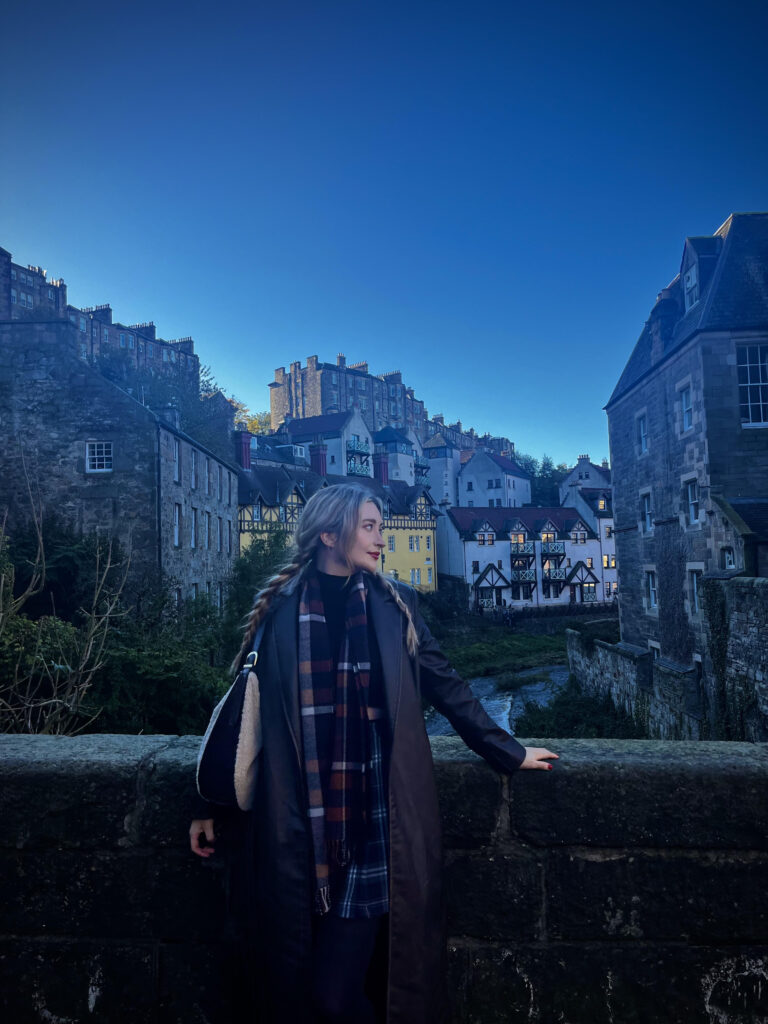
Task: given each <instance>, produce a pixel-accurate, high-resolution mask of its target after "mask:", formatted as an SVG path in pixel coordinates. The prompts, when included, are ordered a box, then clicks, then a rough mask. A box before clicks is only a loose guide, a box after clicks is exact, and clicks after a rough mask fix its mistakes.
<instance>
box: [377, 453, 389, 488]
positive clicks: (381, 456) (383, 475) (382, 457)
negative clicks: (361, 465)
mask: <svg viewBox="0 0 768 1024" xmlns="http://www.w3.org/2000/svg"><path fill="white" fill-rule="evenodd" d="M373 476H374V479H375V480H378V481H379V483H380V484H388V483H389V456H388V455H387V453H386V452H374V454H373Z"/></svg>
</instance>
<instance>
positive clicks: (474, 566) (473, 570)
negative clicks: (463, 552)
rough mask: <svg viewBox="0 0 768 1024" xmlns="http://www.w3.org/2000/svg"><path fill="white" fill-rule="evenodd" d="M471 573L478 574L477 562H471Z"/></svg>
mask: <svg viewBox="0 0 768 1024" xmlns="http://www.w3.org/2000/svg"><path fill="white" fill-rule="evenodd" d="M472 572H480V563H479V562H473V563H472Z"/></svg>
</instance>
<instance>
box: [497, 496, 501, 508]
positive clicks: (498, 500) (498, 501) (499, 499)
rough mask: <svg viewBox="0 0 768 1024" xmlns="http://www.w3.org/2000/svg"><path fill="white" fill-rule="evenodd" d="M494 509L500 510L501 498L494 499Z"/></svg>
mask: <svg viewBox="0 0 768 1024" xmlns="http://www.w3.org/2000/svg"><path fill="white" fill-rule="evenodd" d="M496 508H501V498H497V499H496Z"/></svg>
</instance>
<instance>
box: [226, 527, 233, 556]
mask: <svg viewBox="0 0 768 1024" xmlns="http://www.w3.org/2000/svg"><path fill="white" fill-rule="evenodd" d="M227 554H228V555H231V554H232V520H231V519H228V520H227Z"/></svg>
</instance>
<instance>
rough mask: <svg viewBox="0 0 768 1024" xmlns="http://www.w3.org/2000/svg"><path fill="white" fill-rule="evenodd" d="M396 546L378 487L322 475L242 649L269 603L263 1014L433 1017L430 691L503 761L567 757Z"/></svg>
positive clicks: (202, 850) (437, 915) (197, 842)
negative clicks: (485, 694) (489, 669)
mask: <svg viewBox="0 0 768 1024" xmlns="http://www.w3.org/2000/svg"><path fill="white" fill-rule="evenodd" d="M383 547H384V540H383V537H382V516H381V507H380V504H379V501H378V499H377V498H375V497H374V496H373V495H372V494H370V493H369V492H367V491H365V490H363V489H361V488H360V487H357V486H354V485H349V484H340V485H337V486H334V487H328V488H326V489H324V490H321V491H319V492H317V493H316V494H315V495H314V496H313V497H312V498H311V499H310V500H309V501H308V502H307V505H306V507H305V509H304V512H303V514H302V517H301V520H300V523H299V526H298V529H297V532H296V535H295V555H294V558H293V561H292V562H291V563H290V564H289V565H287V566H286V567H285V568H284V569H283V570H282V571H281V572H279V573H278V574H277V575H276V576H274V577H273V578H272V579H271V580H270V581H269V583H268V584H267V586H266V587H265V589H264V590H262V591H261V593H260V594H259V595H258V596H257V599H256V603H255V604H254V607H253V610H252V612H251V614H250V617H249V620H248V625H247V627H246V631H245V639H244V642H243V646H242V649H241V651H240V654H239V655H238V658H237V660H236V667H239V666H240V664H241V663H242V662H243V660H244V659H245V657H246V656H247V654H248V652H249V650H250V643H251V640H252V639H253V637H254V635H255V633H256V630H257V628H258V626H259V624H260V623H261V622H262V621H263V620H265V619H266V629H265V631H264V635H263V638H262V641H261V645H260V648H259V660H258V676H259V683H260V693H261V714H262V727H263V742H264V745H263V749H262V753H261V763H260V768H259V777H258V787H257V792H256V800H255V805H254V809H253V811H252V812H250V814H249V816H248V817H249V822H248V835H249V843H250V844H252V845H251V846H250V847H249V854H248V860H249V864H250V865H251V866H252V870H250V869H249V880H250V883H251V892H250V896H249V898H248V902H247V906H248V916H249V918H250V920H251V921H252V923H253V926H254V928H253V932H254V934H253V936H252V938H253V942H254V944H255V950H254V952H253V955H252V957H250V958H249V962H250V965H251V966H252V968H253V970H254V971H256V972H257V973H258V979H257V984H256V989H257V992H258V999H259V1002H260V1010H261V1016H260V1018H259V1019H260V1020H265V1021H291V1024H302V1022H306V1024H314V1022H317V1021H329V1022H330V1021H336V1022H350V1024H368V1022H373V1021H376V1020H378V1021H386V1022H387V1024H426V1022H429V1021H434V1020H437V1017H438V1013H439V1011H438V1006H439V1003H440V1000H439V998H438V995H439V992H440V989H441V985H442V982H443V970H442V968H443V959H442V957H443V946H444V936H443V929H442V914H441V899H440V870H441V840H440V824H439V816H438V805H437V793H436V790H435V783H434V778H433V772H432V759H431V753H430V747H429V741H428V739H427V735H426V730H425V728H424V715H423V711H422V703H421V694H422V693H423V694H424V696H425V697H426V698H427V699H428V700H429V701H430V702H431V703H432V704H434V706H435V707H436V708H437V709H438V711H440V712H442V713H443V714H444V715H445V716H446V717H447V718H448V719H449V721H450V722H451V723H452V725H453V726H454V728H455V729H456V731H457V732H458V733H459V735H460V736H461V737H462V738H463V739H464V741H465V742H466V743H467V745H468V746H470V747H471V748H472V749H473V750H475V751H476V752H477V753H479V754H481V755H482V756H483V757H484V758H485V759H486V760H487V761H488V762H489V763H490V764H491V765H492V766H493V767H494V768H496V769H497V770H499V771H502V772H507V773H510V772H513V771H515V770H516V769H517V768H543V769H551V767H552V766H551V765H550V764H548V763H547V761H546V759H547V758H553V757H556V756H557V755H556V754H553V753H551V752H550V751H548V750H546V749H542V748H525V747H523V746H521V745H520V744H519V743H518V742H517V740H515V739H513V738H512V737H511V736H510V735H509V734H508V733H506V732H504V731H503V730H502V729H500V728H499V727H498V726H496V725H495V724H494V722H493V721H492V720H491V719H490V718H489V716H488V715H487V714H486V713H485V711H484V710H483V708H482V706H481V705H480V704H479V702H478V701H477V700H476V698H475V697H474V696H473V694H472V693H471V691H470V689H469V687H468V686H467V685H466V683H464V682H462V680H461V679H460V678H459V677H458V675H457V674H456V673H455V672H454V671H453V669H452V668H451V667H450V665H449V664H448V662H447V660H446V658H445V656H444V655H443V654H442V653H441V651H440V649H439V647H438V645H437V643H436V641H435V640H434V639H433V638H432V636H431V635H430V633H429V630H428V629H427V627H426V625H425V624H424V622H423V620H422V618H421V617H420V615H419V613H418V610H417V607H416V595H415V593H414V591H412V590H411V589H410V588H409V587H406V586H405V585H403V584H401V583H397V582H394V581H391V580H389V579H387V578H385V577H383V576H382V575H381V574H380V573H379V572H378V570H379V558H380V555H381V552H382V549H383ZM212 810H213V809H212V808H210V806H209V807H208V808H204V809H201V810H200V811H199V812H198V816H197V817H196V818H195V820H194V821H193V822H192V825H191V828H190V842H191V847H192V850H193V851H194V852H195V853H196V854H198V855H199V856H202V857H206V856H209V855H210V853H211V852H212V849H213V843H214V822H213V813H212ZM203 838H204V839H205V845H204V843H203ZM377 979H378V981H379V986H378V991H377ZM382 979H383V982H382Z"/></svg>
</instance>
